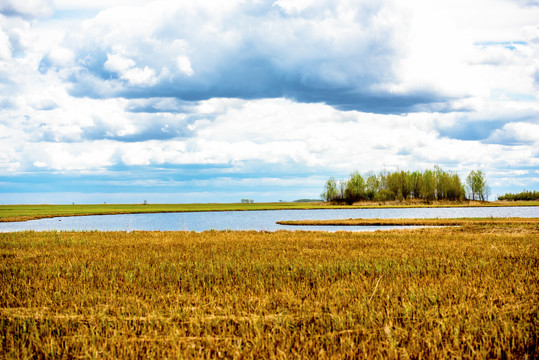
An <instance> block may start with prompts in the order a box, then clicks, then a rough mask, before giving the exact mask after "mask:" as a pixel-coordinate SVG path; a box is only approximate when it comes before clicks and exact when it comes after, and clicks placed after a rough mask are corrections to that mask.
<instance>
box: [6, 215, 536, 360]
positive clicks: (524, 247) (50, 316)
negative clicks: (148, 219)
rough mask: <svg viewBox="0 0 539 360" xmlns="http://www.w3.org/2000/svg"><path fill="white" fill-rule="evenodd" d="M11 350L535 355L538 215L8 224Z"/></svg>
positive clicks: (134, 354)
mask: <svg viewBox="0 0 539 360" xmlns="http://www.w3.org/2000/svg"><path fill="white" fill-rule="evenodd" d="M0 258H1V259H2V260H1V262H0V284H1V286H0V357H3V358H28V357H39V358H149V357H154V358H167V357H168V358H210V357H211V358H224V357H227V358H330V357H331V358H375V357H390V358H391V357H403V358H406V357H410V358H440V357H455V358H481V359H483V358H529V359H532V358H537V356H538V355H539V354H538V350H537V349H538V334H539V321H538V317H537V314H538V311H539V230H538V227H537V224H529V223H516V222H515V223H512V224H501V223H496V224H488V225H478V224H468V225H466V226H464V227H450V228H427V229H418V230H412V231H391V232H376V233H350V232H338V233H325V232H285V231H280V232H275V233H261V232H218V231H209V232H203V233H191V232H132V233H123V232H104V233H102V232H43V233H36V232H24V233H4V234H0Z"/></svg>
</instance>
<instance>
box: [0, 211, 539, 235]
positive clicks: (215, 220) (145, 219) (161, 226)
mask: <svg viewBox="0 0 539 360" xmlns="http://www.w3.org/2000/svg"><path fill="white" fill-rule="evenodd" d="M459 217H539V207H533V206H526V207H477V208H474V207H465V208H403V209H322V210H267V211H222V212H191V213H162V214H128V215H96V216H73V217H57V218H51V219H40V220H31V221H25V222H12V223H0V232H11V231H25V230H34V231H48V230H59V231H61V230H65V231H70V230H75V231H85V230H98V231H134V230H153V231H177V230H186V231H204V230H266V231H276V230H322V231H340V230H344V231H375V230H383V229H386V230H387V229H393V228H403V227H402V226H400V227H396V226H284V225H278V224H276V222H277V221H281V220H305V219H312V220H320V219H349V218H364V219H373V218H380V219H388V218H389V219H391V218H394V219H399V218H459Z"/></svg>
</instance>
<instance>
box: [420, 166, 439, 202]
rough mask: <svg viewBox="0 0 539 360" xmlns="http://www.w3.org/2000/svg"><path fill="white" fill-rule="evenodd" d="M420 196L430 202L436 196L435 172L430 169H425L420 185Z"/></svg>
mask: <svg viewBox="0 0 539 360" xmlns="http://www.w3.org/2000/svg"><path fill="white" fill-rule="evenodd" d="M421 196H422V197H423V199H425V200H426V201H427V204H430V202H431V201H434V200H435V197H436V174H435V173H434V172H433V171H432V170H425V172H424V173H423V182H422V187H421Z"/></svg>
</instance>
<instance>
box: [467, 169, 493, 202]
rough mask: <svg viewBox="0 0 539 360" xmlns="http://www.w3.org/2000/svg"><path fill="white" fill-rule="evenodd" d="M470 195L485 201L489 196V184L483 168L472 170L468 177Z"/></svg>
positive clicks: (473, 198)
mask: <svg viewBox="0 0 539 360" xmlns="http://www.w3.org/2000/svg"><path fill="white" fill-rule="evenodd" d="M466 187H467V189H468V197H470V195H471V199H472V200H481V201H485V200H486V199H487V198H488V192H489V190H488V186H487V180H486V179H485V174H484V173H483V172H482V171H481V170H472V171H470V173H469V174H468V177H467V178H466Z"/></svg>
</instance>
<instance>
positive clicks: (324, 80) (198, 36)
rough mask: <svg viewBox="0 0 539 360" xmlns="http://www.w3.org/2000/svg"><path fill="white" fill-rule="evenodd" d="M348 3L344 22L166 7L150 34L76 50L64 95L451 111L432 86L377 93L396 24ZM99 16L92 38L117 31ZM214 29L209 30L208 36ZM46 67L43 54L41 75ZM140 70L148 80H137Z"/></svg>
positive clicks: (252, 8) (252, 9) (370, 6)
mask: <svg viewBox="0 0 539 360" xmlns="http://www.w3.org/2000/svg"><path fill="white" fill-rule="evenodd" d="M347 6H348V7H349V9H345V10H346V11H348V12H349V13H350V14H353V15H354V16H353V19H352V20H347V21H344V20H342V19H341V17H342V15H343V14H342V13H341V10H342V9H341V8H340V7H339V6H337V4H336V3H333V2H327V3H323V4H322V5H317V6H313V7H311V8H308V9H306V10H305V11H304V12H302V13H301V14H295V15H291V14H288V13H286V12H284V11H283V10H282V9H279V8H278V7H277V6H275V5H274V1H264V2H258V3H257V4H252V3H249V4H245V5H241V6H239V7H238V8H237V9H235V11H234V12H233V13H231V14H228V15H220V14H218V16H221V17H220V18H218V19H217V20H216V19H215V16H217V15H215V14H213V15H212V14H208V13H207V12H204V11H202V10H200V9H198V11H195V10H192V9H190V10H189V9H185V8H179V9H176V10H171V11H172V13H174V15H175V16H169V17H168V18H167V19H163V22H162V24H161V25H160V26H159V27H157V28H152V29H148V32H149V33H148V37H147V38H144V39H140V38H136V39H135V38H134V37H133V36H131V35H130V34H127V33H121V32H120V33H119V34H116V38H114V36H112V35H111V36H108V34H103V36H105V35H107V36H108V37H107V41H106V42H104V41H100V39H101V38H100V37H99V36H98V37H93V38H89V39H86V38H85V39H82V42H81V43H80V42H79V43H77V44H75V53H76V58H77V67H76V68H75V70H74V71H73V72H72V74H71V77H70V81H71V82H72V87H71V94H72V95H74V96H79V97H84V96H89V97H93V98H108V97H125V98H130V99H137V98H153V97H174V98H177V99H180V100H183V101H201V100H207V99H211V98H216V97H221V98H240V99H245V100H249V99H262V98H279V97H285V98H289V99H293V100H295V101H298V102H306V103H326V104H328V105H331V106H333V107H335V108H337V109H340V110H359V111H363V112H373V113H383V114H400V113H407V112H413V111H453V110H455V109H453V108H452V106H451V101H452V100H453V99H451V98H449V97H446V96H445V95H444V94H440V93H438V92H436V91H434V90H431V89H426V90H423V91H413V92H408V93H401V94H394V93H391V92H388V91H383V90H379V89H382V88H384V84H389V83H392V82H395V81H397V75H396V74H395V72H394V68H395V62H396V61H397V60H398V59H399V51H400V50H399V49H400V47H399V44H398V43H397V42H396V31H397V28H396V27H394V26H391V25H390V24H389V25H388V23H387V22H384V21H381V20H380V16H381V11H382V9H383V7H382V5H380V4H378V3H377V2H366V3H365V4H355V3H354V4H352V5H351V4H348V5H347ZM105 15H107V14H104V15H102V16H100V17H99V18H98V20H99V21H96V28H95V29H93V30H95V31H97V32H98V33H99V31H104V30H102V29H108V28H114V22H115V21H116V20H117V19H116V18H115V16H116V15H114V14H108V17H107V16H105ZM321 24H322V25H321ZM324 24H325V25H324ZM98 26H99V27H98ZM324 26H327V29H324V28H323V27H324ZM211 27H216V30H215V31H208V30H207V28H211ZM167 44H179V45H170V46H167ZM117 48H124V49H126V50H125V51H119V52H118V51H117V50H116V49H117ZM179 58H182V59H183V60H182V61H184V63H183V68H182V66H180V65H178V62H179V61H180V60H178V59H179ZM112 60H116V61H118V60H121V61H120V62H119V63H114V62H113V61H112ZM122 61H123V62H122ZM50 68H51V64H50V60H49V59H48V58H47V57H44V58H43V61H42V64H41V66H40V69H42V71H47V70H48V69H50ZM143 72H146V75H147V78H146V79H144V78H143V79H142V80H141V77H140V74H142V73H143ZM148 74H153V75H152V76H150V75H148ZM137 76H138V77H137ZM147 110H148V111H149V112H152V111H155V110H156V109H152V108H149V109H147ZM134 111H137V110H136V109H135V110H134Z"/></svg>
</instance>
